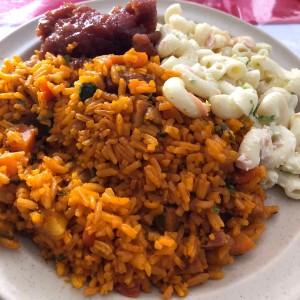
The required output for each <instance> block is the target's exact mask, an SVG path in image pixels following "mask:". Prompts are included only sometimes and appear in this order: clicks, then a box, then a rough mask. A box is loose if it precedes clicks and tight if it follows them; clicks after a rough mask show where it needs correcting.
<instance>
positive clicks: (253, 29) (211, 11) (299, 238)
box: [0, 0, 300, 300]
mask: <svg viewBox="0 0 300 300" xmlns="http://www.w3.org/2000/svg"><path fill="white" fill-rule="evenodd" d="M108 2H109V4H110V5H111V7H112V6H113V3H115V2H118V3H120V2H124V3H125V2H128V1H127V0H122V1H117V0H112V1H110V0H96V1H84V2H80V3H76V5H89V6H91V7H94V6H98V5H100V4H101V3H108ZM162 3H164V5H170V4H172V3H180V4H181V5H182V6H183V7H188V6H189V7H193V8H195V9H196V10H202V11H206V12H208V13H209V14H212V15H218V16H221V18H225V19H226V21H228V22H232V21H235V22H237V23H239V24H243V27H244V28H249V29H251V30H250V31H251V32H259V35H260V36H263V37H266V40H268V41H271V45H272V46H273V47H274V45H275V46H278V45H279V46H280V47H279V48H281V49H284V51H285V52H286V53H287V54H288V56H289V60H291V61H293V63H295V65H300V58H299V57H298V56H297V55H295V54H294V53H293V52H292V51H291V50H290V49H288V48H287V47H286V46H285V45H283V44H282V43H280V42H279V41H278V40H276V39H275V38H273V37H272V36H270V35H269V34H267V33H265V32H263V31H261V30H260V29H258V28H257V27H255V26H254V25H252V24H249V23H247V22H245V21H243V20H241V19H239V18H237V17H235V16H232V15H230V14H228V13H225V12H222V11H219V10H216V9H213V8H211V7H206V6H203V5H200V4H197V3H194V2H186V1H181V0H180V1H169V0H158V2H157V5H158V6H159V5H161V4H162ZM183 14H185V11H184V8H183ZM40 17H41V16H37V17H35V18H34V19H31V20H29V21H28V22H26V23H24V24H22V25H20V26H18V27H16V28H15V30H14V31H13V32H11V33H10V34H9V35H8V36H6V37H4V38H3V39H2V40H1V41H0V55H1V49H2V48H3V44H5V45H6V44H7V43H11V41H12V40H14V39H15V36H16V35H18V34H19V33H20V32H22V31H24V30H26V29H27V28H32V27H33V26H35V27H36V26H37V22H38V20H39V19H40ZM198 22H199V21H198ZM211 25H214V24H212V23H211ZM220 28H221V29H223V30H224V29H225V28H222V27H220ZM30 35H32V34H31V33H30ZM36 41H38V38H37V37H36V38H34V43H35V42H36ZM5 47H7V46H5ZM11 55H13V53H12V54H11ZM1 59H2V58H1ZM292 201H294V200H292ZM295 201H296V200H295ZM269 230H270V229H269ZM293 244H294V245H296V244H297V245H298V246H299V248H300V230H299V232H298V234H297V236H295V240H294V241H292V242H291V243H290V244H289V247H288V248H287V249H286V250H285V252H286V253H287V252H288V251H290V249H289V248H291V247H292V245H293ZM22 246H23V245H22ZM254 252H255V251H254ZM280 258H281V256H280V257H277V259H280ZM298 259H299V261H298V263H300V256H299V258H298ZM277 263H278V262H277ZM0 265H1V264H0ZM299 266H300V264H299ZM299 274H300V272H299ZM52 276H53V275H52ZM54 276H57V275H55V270H54ZM225 277H226V273H225ZM1 278H2V277H1V266H0V280H1ZM59 280H61V281H62V280H63V279H59ZM244 281H247V278H246V279H245V280H244ZM69 285H70V284H69ZM228 288H230V286H228V287H226V289H228ZM72 289H73V288H72ZM74 290H75V289H74ZM296 292H299V294H300V287H299V288H298V291H296ZM76 293H78V294H79V296H78V297H81V296H82V295H81V292H80V291H76ZM5 294H6V293H3V290H2V288H1V286H0V299H1V296H3V297H4V295H5ZM299 294H298V296H299ZM282 295H283V294H282ZM246 296H247V295H246ZM283 296H285V295H283ZM296 296H297V295H296ZM196 297H197V296H196ZM213 297H214V298H209V295H208V298H202V299H203V300H206V299H209V300H210V299H215V300H217V299H219V298H216V297H215V296H214V295H213ZM247 297H248V296H247ZM250 297H253V296H252V295H250ZM120 298H121V297H120V296H119V295H118V296H117V299H120ZM6 299H17V298H6ZM76 299H77V298H76ZM107 299H110V298H107ZM112 299H113V298H112ZM124 299H126V298H124ZM145 299H146V298H145ZM147 299H148V298H147ZM149 299H150V298H149ZM186 299H196V298H193V297H192V298H190V297H186ZM220 299H222V300H225V299H227V298H220ZM228 299H229V298H228ZM232 299H233V298H232ZM243 299H247V300H248V299H249V300H250V299H252V298H243ZM277 299H278V300H283V299H287V300H299V299H298V298H296V297H294V295H290V296H289V295H288V298H287V297H286V298H282V297H281V295H279V298H277Z"/></svg>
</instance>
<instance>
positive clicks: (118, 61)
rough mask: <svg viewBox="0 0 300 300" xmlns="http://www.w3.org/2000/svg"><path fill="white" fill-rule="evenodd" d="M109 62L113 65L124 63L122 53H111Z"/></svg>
mask: <svg viewBox="0 0 300 300" xmlns="http://www.w3.org/2000/svg"><path fill="white" fill-rule="evenodd" d="M110 59H111V62H112V63H113V64H115V65H124V56H123V55H112V56H111V58H110Z"/></svg>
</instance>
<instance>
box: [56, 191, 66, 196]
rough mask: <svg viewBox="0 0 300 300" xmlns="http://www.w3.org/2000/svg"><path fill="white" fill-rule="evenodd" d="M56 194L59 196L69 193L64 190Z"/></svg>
mask: <svg viewBox="0 0 300 300" xmlns="http://www.w3.org/2000/svg"><path fill="white" fill-rule="evenodd" d="M56 194H57V196H66V195H67V192H64V191H57V192H56Z"/></svg>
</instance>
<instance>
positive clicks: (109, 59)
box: [99, 55, 113, 70]
mask: <svg viewBox="0 0 300 300" xmlns="http://www.w3.org/2000/svg"><path fill="white" fill-rule="evenodd" d="M99 59H100V62H101V63H102V64H104V65H105V66H106V68H107V69H108V70H109V69H110V68H111V66H112V64H113V62H112V56H111V55H102V56H101V57H100V58H99Z"/></svg>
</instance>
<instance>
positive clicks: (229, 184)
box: [225, 179, 235, 193]
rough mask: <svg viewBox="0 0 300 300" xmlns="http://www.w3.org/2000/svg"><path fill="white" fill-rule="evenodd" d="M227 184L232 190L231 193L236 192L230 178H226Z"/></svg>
mask: <svg viewBox="0 0 300 300" xmlns="http://www.w3.org/2000/svg"><path fill="white" fill-rule="evenodd" d="M225 185H226V187H227V188H228V190H229V191H230V193H234V192H235V188H234V186H233V185H232V184H231V183H230V181H229V180H228V179H225Z"/></svg>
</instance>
